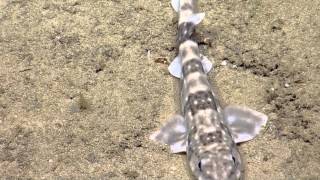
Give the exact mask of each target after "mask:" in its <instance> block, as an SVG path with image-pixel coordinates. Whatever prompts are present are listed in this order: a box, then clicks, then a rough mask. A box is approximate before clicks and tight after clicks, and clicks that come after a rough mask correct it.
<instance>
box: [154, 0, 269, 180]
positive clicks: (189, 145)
mask: <svg viewBox="0 0 320 180" xmlns="http://www.w3.org/2000/svg"><path fill="white" fill-rule="evenodd" d="M196 4H197V1H196V0H173V1H172V6H173V8H174V9H175V10H176V11H177V12H178V13H179V25H178V38H177V42H178V47H179V54H178V57H177V58H176V59H175V60H174V61H173V62H172V64H171V65H170V66H169V71H170V73H171V74H172V75H173V76H175V77H178V78H181V84H182V86H181V97H180V98H181V106H182V115H175V116H174V117H173V118H171V119H170V120H169V121H168V122H167V123H166V124H165V125H164V126H163V127H162V128H161V129H160V130H159V131H156V132H154V133H153V134H152V135H151V136H150V139H152V140H154V141H156V142H160V143H163V144H167V145H170V149H171V151H172V152H173V153H180V152H186V153H187V160H188V165H189V167H190V169H191V172H192V174H193V176H194V177H195V178H196V179H199V180H238V179H242V178H243V175H242V171H243V166H242V163H241V157H240V153H239V151H238V148H237V145H236V143H239V142H244V141H248V140H251V139H253V138H254V137H255V136H256V135H258V134H259V132H260V130H261V128H262V127H263V126H264V125H265V124H266V122H267V119H268V118H267V116H266V115H264V114H262V113H260V112H257V111H254V110H251V109H249V108H246V107H240V106H228V107H226V108H222V107H221V106H220V104H219V100H218V98H217V95H216V94H215V93H214V92H213V90H212V88H211V85H210V82H209V80H208V77H207V75H206V73H208V72H209V70H210V69H211V67H212V64H211V62H210V61H209V60H207V59H206V58H205V57H204V56H202V55H201V54H200V51H199V48H198V44H197V43H196V42H195V41H193V40H192V34H193V32H194V30H195V27H196V25H197V24H199V23H200V22H201V20H202V19H203V18H204V14H203V13H195V6H196Z"/></svg>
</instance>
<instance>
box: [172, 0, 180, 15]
mask: <svg viewBox="0 0 320 180" xmlns="http://www.w3.org/2000/svg"><path fill="white" fill-rule="evenodd" d="M171 6H172V8H173V9H174V10H175V11H176V12H178V11H179V8H180V0H171Z"/></svg>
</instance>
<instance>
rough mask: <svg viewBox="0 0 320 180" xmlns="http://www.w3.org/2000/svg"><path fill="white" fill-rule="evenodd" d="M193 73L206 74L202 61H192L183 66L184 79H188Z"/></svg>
mask: <svg viewBox="0 0 320 180" xmlns="http://www.w3.org/2000/svg"><path fill="white" fill-rule="evenodd" d="M193 72H201V73H204V70H203V67H202V63H201V60H200V59H191V60H189V61H188V62H186V63H185V64H184V65H183V66H182V73H183V77H187V76H188V75H189V74H190V73H193Z"/></svg>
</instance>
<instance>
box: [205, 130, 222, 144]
mask: <svg viewBox="0 0 320 180" xmlns="http://www.w3.org/2000/svg"><path fill="white" fill-rule="evenodd" d="M217 142H218V143H221V142H222V133H221V131H215V132H209V133H205V134H201V135H200V143H201V144H202V145H204V146H206V145H208V144H212V143H217Z"/></svg>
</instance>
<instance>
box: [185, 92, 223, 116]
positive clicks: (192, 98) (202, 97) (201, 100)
mask: <svg viewBox="0 0 320 180" xmlns="http://www.w3.org/2000/svg"><path fill="white" fill-rule="evenodd" d="M209 99H211V101H210V100H209ZM195 102H197V103H195ZM210 108H211V109H214V110H217V106H216V104H215V100H214V97H213V95H212V93H211V92H210V91H199V92H197V93H194V94H190V95H189V96H188V101H187V103H186V105H185V108H184V110H185V111H191V114H192V115H195V114H196V113H197V112H198V111H199V110H203V109H210Z"/></svg>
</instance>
